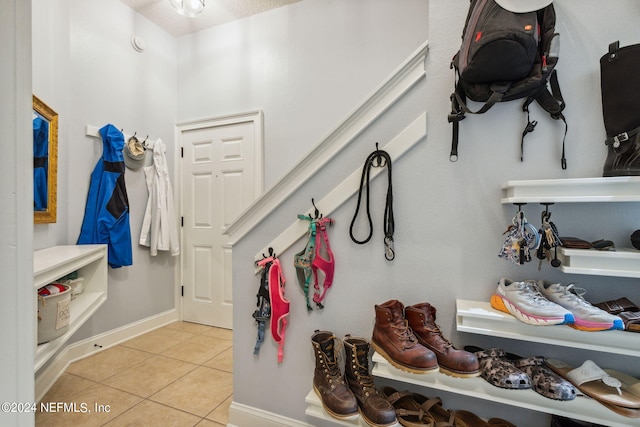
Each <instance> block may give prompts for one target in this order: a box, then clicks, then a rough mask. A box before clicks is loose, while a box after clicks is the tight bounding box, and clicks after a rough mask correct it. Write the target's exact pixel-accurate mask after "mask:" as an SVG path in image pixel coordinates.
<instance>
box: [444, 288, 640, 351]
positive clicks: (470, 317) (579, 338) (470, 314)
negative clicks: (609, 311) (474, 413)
mask: <svg viewBox="0 0 640 427" xmlns="http://www.w3.org/2000/svg"><path fill="white" fill-rule="evenodd" d="M456 307H457V312H456V323H457V330H458V331H461V332H469V333H472V334H480V335H489V336H495V337H502V338H510V339H515V340H520V341H531V342H539V343H544V344H551V345H558V346H564V347H571V348H582V349H585V350H591V351H598V352H604V353H614V354H620V355H627V356H634V357H640V334H634V333H631V332H625V331H598V332H588V331H579V330H576V329H573V328H571V327H569V326H566V325H553V326H534V325H528V324H526V323H523V322H521V321H519V320H518V319H516V318H515V317H513V316H512V315H510V314H507V313H503V312H502V311H498V310H495V309H493V308H492V307H491V304H489V303H488V302H484V301H469V300H462V299H459V300H456Z"/></svg>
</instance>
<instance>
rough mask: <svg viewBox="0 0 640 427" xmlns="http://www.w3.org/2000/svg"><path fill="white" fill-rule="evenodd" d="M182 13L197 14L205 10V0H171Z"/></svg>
mask: <svg viewBox="0 0 640 427" xmlns="http://www.w3.org/2000/svg"><path fill="white" fill-rule="evenodd" d="M169 2H171V5H172V6H173V7H174V8H175V9H176V11H177V12H178V13H179V14H180V15H184V16H189V17H193V16H197V15H199V14H200V13H201V12H202V11H203V10H204V0H169Z"/></svg>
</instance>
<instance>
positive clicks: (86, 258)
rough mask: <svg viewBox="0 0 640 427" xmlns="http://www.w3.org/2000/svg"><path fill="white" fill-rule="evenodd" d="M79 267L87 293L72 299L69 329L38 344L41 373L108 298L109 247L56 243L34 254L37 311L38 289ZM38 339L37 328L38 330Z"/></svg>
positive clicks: (36, 368) (35, 338)
mask: <svg viewBox="0 0 640 427" xmlns="http://www.w3.org/2000/svg"><path fill="white" fill-rule="evenodd" d="M76 270H78V272H79V275H80V276H82V277H84V285H85V288H84V292H82V293H81V294H80V295H78V297H77V298H76V299H75V300H73V301H71V310H70V312H71V320H70V323H69V328H68V330H67V332H65V333H64V335H62V336H60V337H58V338H56V339H53V340H51V341H49V342H47V343H44V344H40V345H37V347H36V352H35V354H36V356H35V366H34V371H35V372H38V370H39V369H40V368H41V367H42V366H43V365H44V364H45V363H46V362H47V361H48V360H49V359H50V358H51V357H52V356H54V355H55V354H56V352H57V351H58V350H60V349H61V348H62V346H63V345H64V344H65V343H66V342H67V341H68V340H69V338H71V336H72V335H73V334H74V333H75V332H76V331H77V330H78V329H80V327H81V326H82V325H83V324H84V323H85V322H86V321H87V320H88V319H89V318H90V317H91V316H92V315H93V313H95V312H96V310H97V309H98V308H99V307H100V306H101V305H102V304H103V303H104V302H105V301H106V300H107V246H106V245H68V246H53V247H50V248H46V249H42V250H39V251H35V252H34V254H33V287H34V292H33V295H34V296H33V304H34V306H35V309H34V313H35V312H37V310H38V309H37V306H38V298H37V291H38V289H39V288H41V287H42V286H45V285H47V284H49V283H51V282H53V281H55V280H57V279H59V278H61V277H63V276H65V275H67V274H69V273H72V272H74V271H76ZM35 342H37V330H35V331H34V343H35Z"/></svg>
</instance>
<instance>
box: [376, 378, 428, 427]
mask: <svg viewBox="0 0 640 427" xmlns="http://www.w3.org/2000/svg"><path fill="white" fill-rule="evenodd" d="M382 393H383V394H384V396H385V398H386V399H387V401H389V403H391V404H392V405H393V407H394V408H395V409H396V418H397V419H398V422H399V423H400V424H401V425H403V426H405V427H422V426H426V427H434V426H435V423H436V421H435V420H434V419H433V417H432V416H431V414H429V412H427V411H425V410H424V409H423V408H422V407H421V406H420V405H418V402H416V401H415V400H414V399H413V393H411V392H410V391H406V390H405V391H398V390H396V389H395V388H393V387H384V388H383V389H382Z"/></svg>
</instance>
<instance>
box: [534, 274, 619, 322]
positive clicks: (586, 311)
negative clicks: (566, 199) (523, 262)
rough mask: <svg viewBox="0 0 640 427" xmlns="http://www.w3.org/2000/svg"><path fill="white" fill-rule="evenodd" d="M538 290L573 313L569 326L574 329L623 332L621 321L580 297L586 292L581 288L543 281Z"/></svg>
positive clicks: (539, 283) (540, 282)
mask: <svg viewBox="0 0 640 427" xmlns="http://www.w3.org/2000/svg"><path fill="white" fill-rule="evenodd" d="M538 288H539V289H540V292H541V293H542V295H544V296H545V297H546V298H547V299H548V300H549V301H553V302H555V303H556V304H559V305H561V306H563V307H564V308H566V309H567V310H569V311H570V312H571V313H573V317H574V318H575V322H574V324H573V325H571V326H573V327H574V328H576V329H580V330H581V331H605V330H608V329H619V330H624V323H622V319H620V318H619V317H618V316H614V315H613V314H609V313H607V312H606V311H604V310H601V309H599V308H598V307H594V306H593V305H591V303H590V302H589V301H587V300H585V299H584V298H583V297H582V295H584V293H585V292H586V291H585V290H584V289H582V288H577V287H575V286H574V285H573V284H569V285H561V284H560V283H549V282H545V281H544V280H540V281H539V282H538Z"/></svg>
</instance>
